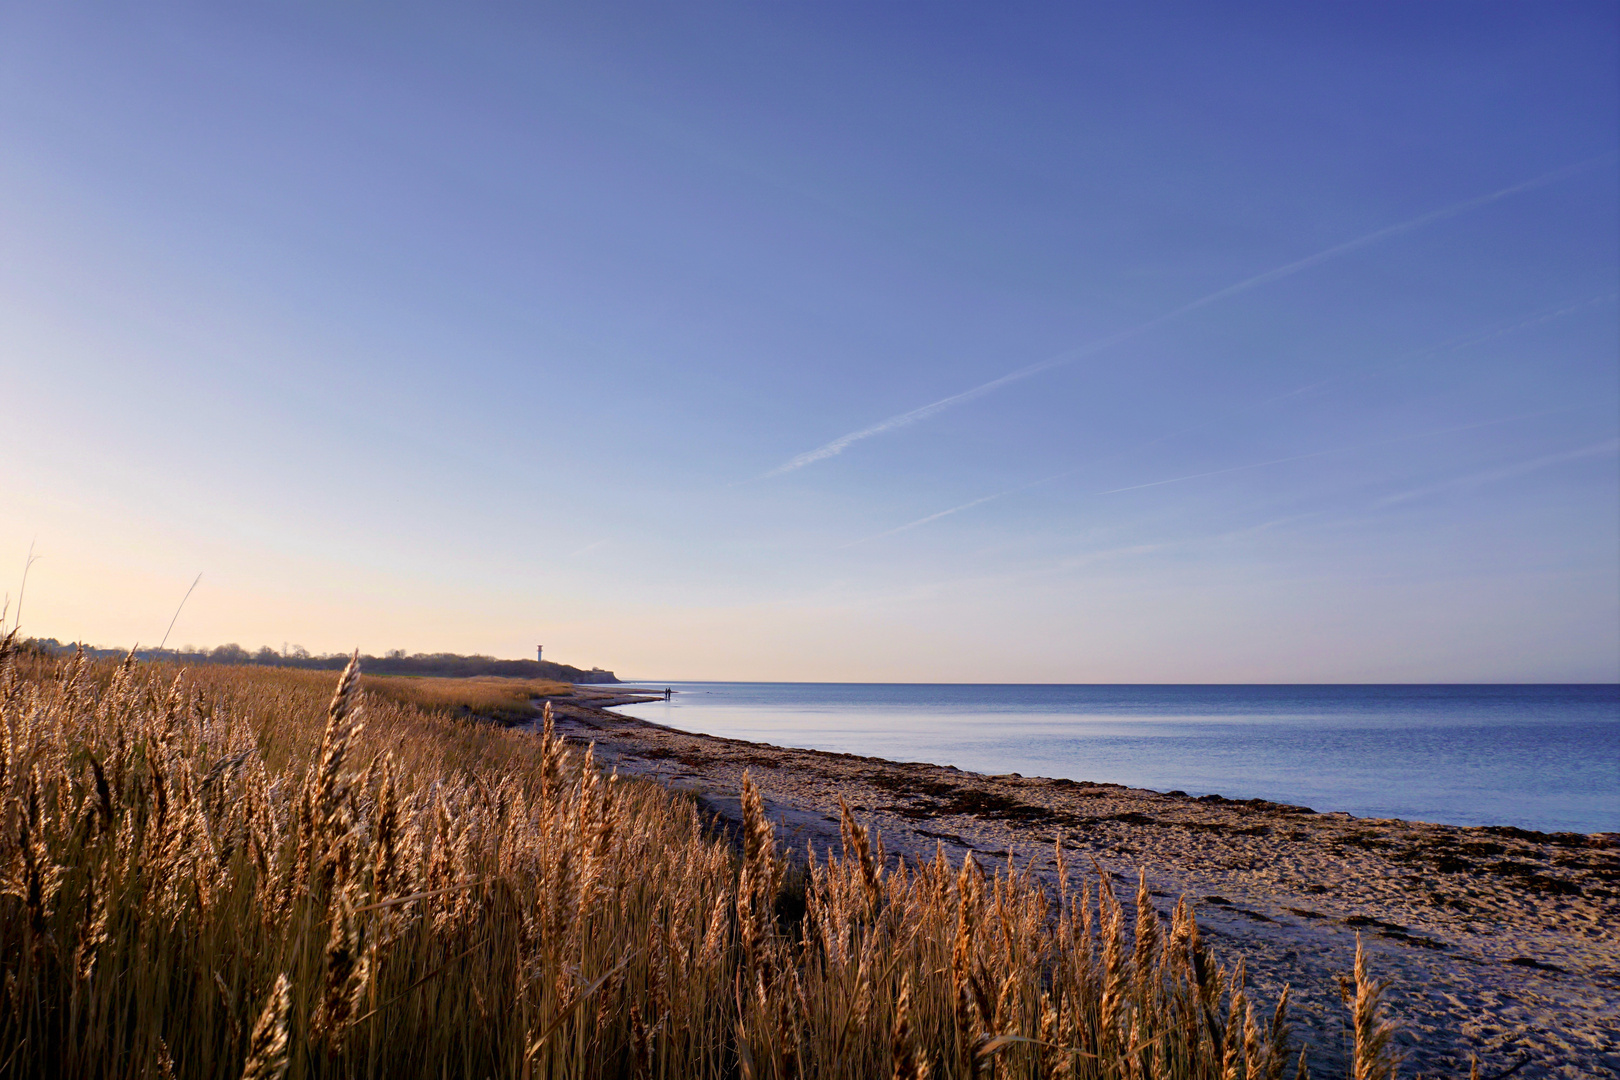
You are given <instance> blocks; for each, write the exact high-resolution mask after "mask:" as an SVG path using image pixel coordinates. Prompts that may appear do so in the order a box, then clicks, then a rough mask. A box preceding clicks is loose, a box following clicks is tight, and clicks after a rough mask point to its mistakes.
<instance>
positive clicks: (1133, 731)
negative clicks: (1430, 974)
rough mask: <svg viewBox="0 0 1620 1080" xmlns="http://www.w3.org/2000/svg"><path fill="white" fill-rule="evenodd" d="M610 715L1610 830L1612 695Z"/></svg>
mask: <svg viewBox="0 0 1620 1080" xmlns="http://www.w3.org/2000/svg"><path fill="white" fill-rule="evenodd" d="M632 685H639V686H647V687H649V688H651V689H654V690H657V691H662V689H663V688H664V686H666V685H667V686H670V687H672V688H673V689H674V690H675V695H674V697H673V699H672V700H671V701H669V702H664V701H657V702H650V703H646V704H640V705H630V706H623V707H620V708H619V709H618V710H617V711H619V712H622V713H625V714H627V715H630V716H635V717H638V718H640V719H643V720H650V721H652V722H654V723H657V724H664V725H667V726H669V727H673V728H677V729H680V730H682V731H690V732H695V733H699V734H705V735H719V736H724V737H727V738H734V739H747V740H750V741H754V742H765V743H774V744H777V745H781V746H795V747H803V748H806V749H813V750H831V751H837V752H842V753H850V754H861V755H867V756H872V757H882V758H889V759H892V760H896V761H927V762H932V763H935V764H939V765H955V766H957V767H958V768H961V769H969V770H972V771H975V772H983V773H1011V772H1017V773H1022V774H1024V775H1026V776H1049V777H1066V778H1068V779H1071V780H1093V781H1098V782H1112V783H1119V784H1126V785H1128V786H1131V787H1144V788H1152V789H1155V790H1158V791H1170V790H1181V791H1185V792H1187V793H1189V794H1192V795H1204V794H1220V795H1224V796H1226V797H1227V798H1234V799H1242V798H1262V799H1271V800H1274V801H1277V802H1286V803H1296V804H1299V805H1303V806H1309V807H1312V808H1313V809H1316V810H1319V811H1332V810H1342V811H1346V812H1349V813H1351V814H1355V815H1357V816H1362V817H1390V818H1405V819H1408V820H1417V821H1433V822H1440V823H1444V824H1451V825H1513V826H1517V827H1519V828H1524V829H1537V830H1542V831H1548V832H1556V831H1569V832H1616V831H1620V686H1615V685H1577V686H1505V685H1500V686H1499V685H1488V686H1096V685H1001V684H995V685H964V684H881V683H696V682H684V683H658V684H652V683H636V684H632Z"/></svg>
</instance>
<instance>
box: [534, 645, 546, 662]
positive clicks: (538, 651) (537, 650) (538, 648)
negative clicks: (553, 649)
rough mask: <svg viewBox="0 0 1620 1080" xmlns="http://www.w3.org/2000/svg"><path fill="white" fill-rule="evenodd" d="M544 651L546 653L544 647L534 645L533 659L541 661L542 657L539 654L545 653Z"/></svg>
mask: <svg viewBox="0 0 1620 1080" xmlns="http://www.w3.org/2000/svg"><path fill="white" fill-rule="evenodd" d="M545 651H546V647H545V646H544V645H536V646H535V647H534V658H535V660H537V661H538V660H541V659H543V657H542V656H541V655H540V654H541V653H543V652H545Z"/></svg>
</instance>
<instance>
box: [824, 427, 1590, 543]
mask: <svg viewBox="0 0 1620 1080" xmlns="http://www.w3.org/2000/svg"><path fill="white" fill-rule="evenodd" d="M1568 411H1570V410H1568V409H1542V410H1540V411H1538V412H1532V413H1521V414H1519V415H1517V416H1503V417H1498V418H1497V419H1495V420H1482V421H1480V422H1479V423H1476V424H1462V425H1459V426H1457V427H1448V428H1439V429H1438V430H1435V431H1423V432H1419V433H1418V434H1415V435H1397V436H1395V437H1394V438H1391V439H1379V440H1377V441H1376V442H1370V443H1358V444H1356V445H1355V446H1337V447H1334V448H1333V449H1331V450H1313V451H1311V452H1310V453H1308V454H1291V455H1289V456H1288V457H1280V458H1272V459H1271V460H1269V461H1253V462H1250V463H1248V464H1246V465H1231V466H1228V467H1227V468H1224V469H1210V470H1209V471H1207V472H1197V473H1188V474H1187V475H1186V476H1172V477H1170V478H1169V479H1167V480H1150V481H1148V482H1147V483H1145V484H1130V485H1128V486H1126V487H1117V488H1108V489H1107V490H1106V491H1092V492H1087V493H1086V494H1088V495H1091V496H1093V497H1095V496H1101V495H1118V494H1120V493H1122V492H1126V491H1141V490H1143V489H1144V488H1154V487H1163V486H1164V485H1166V484H1180V483H1184V482H1186V481H1188V480H1202V479H1203V478H1205V477H1208V476H1224V475H1226V474H1227V473H1235V472H1247V471H1248V470H1250V469H1263V468H1265V467H1266V466H1268V465H1283V464H1286V463H1288V462H1290V461H1307V460H1309V459H1311V458H1319V457H1327V456H1329V455H1331V454H1351V453H1355V452H1357V451H1360V450H1375V449H1377V448H1378V447H1381V446H1394V445H1397V444H1399V443H1404V442H1415V441H1417V440H1419V439H1432V438H1435V437H1437V436H1440V435H1454V434H1456V433H1458V432H1461V431H1474V430H1475V429H1477V428H1486V427H1494V426H1495V425H1497V424H1510V423H1513V422H1515V421H1518V420H1531V419H1534V418H1535V417H1538V416H1547V415H1549V414H1551V413H1559V412H1568ZM1604 445H1605V446H1606V445H1608V444H1604ZM1592 452H1594V453H1595V452H1597V451H1596V450H1594V451H1592ZM1078 471H1079V469H1070V470H1068V472H1061V473H1055V474H1053V475H1052V476H1046V477H1042V478H1041V479H1039V480H1032V481H1030V482H1029V483H1027V484H1020V485H1019V486H1018V487H1014V488H1008V489H1007V490H1005V491H998V492H996V493H995V494H993V495H984V496H981V497H980V498H977V499H974V500H973V501H972V502H965V503H963V504H962V505H961V506H953V507H951V508H950V509H949V510H941V511H940V512H939V513H937V514H929V515H928V516H927V517H922V518H918V519H917V520H916V521H908V522H906V524H904V525H900V526H896V527H895V528H893V529H889V530H887V531H885V532H880V533H874V534H873V535H871V536H865V537H862V538H861V539H859V540H852V541H850V542H849V543H847V544H840V545H839V546H840V547H841V548H851V547H855V546H857V545H859V544H865V543H868V542H869V541H872V540H881V539H883V538H884V537H886V536H893V535H895V534H896V533H903V532H905V531H907V530H908V529H915V528H916V527H917V526H919V525H926V524H928V523H929V522H931V521H938V520H939V519H940V518H942V517H949V516H950V515H952V514H957V513H960V512H962V511H963V510H969V509H972V508H973V507H975V506H982V505H983V504H985V503H987V502H991V501H992V500H995V499H1000V498H1002V497H1004V496H1007V495H1015V494H1017V493H1018V492H1020V491H1028V490H1029V489H1030V488H1032V487H1038V486H1040V485H1041V484H1049V483H1051V482H1052V481H1054V480H1061V479H1062V478H1063V477H1065V476H1069V475H1071V474H1073V473H1075V472H1078Z"/></svg>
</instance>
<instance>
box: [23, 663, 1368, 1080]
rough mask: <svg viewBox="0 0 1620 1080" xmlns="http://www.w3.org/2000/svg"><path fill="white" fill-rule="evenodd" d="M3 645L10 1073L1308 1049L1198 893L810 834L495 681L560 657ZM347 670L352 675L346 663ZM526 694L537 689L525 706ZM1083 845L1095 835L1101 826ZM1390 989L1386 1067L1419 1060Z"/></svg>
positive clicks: (1029, 1071)
mask: <svg viewBox="0 0 1620 1080" xmlns="http://www.w3.org/2000/svg"><path fill="white" fill-rule="evenodd" d="M12 644H13V643H12V640H11V639H7V640H6V641H5V642H4V644H3V645H0V654H3V655H0V815H3V817H0V872H3V879H0V880H3V885H0V971H3V980H4V986H3V988H0V1073H3V1074H4V1075H7V1076H15V1077H47V1076H50V1077H55V1076H84V1077H148V1076H150V1077H170V1076H173V1077H199V1078H201V1077H235V1076H243V1077H252V1078H255V1080H263V1078H274V1077H281V1076H289V1077H295V1078H304V1077H326V1076H345V1077H348V1076H366V1077H388V1076H403V1075H409V1076H416V1075H439V1076H466V1077H486V1076H512V1077H558V1078H585V1077H621V1076H622V1077H649V1078H650V1077H659V1078H675V1077H713V1078H722V1077H727V1078H729V1077H747V1078H760V1080H765V1078H772V1080H775V1078H786V1077H796V1076H809V1077H833V1076H838V1077H846V1076H847V1077H885V1078H895V1080H898V1078H918V1080H921V1078H926V1077H938V1078H946V1077H950V1078H968V1077H978V1076H992V1075H993V1076H995V1077H998V1078H1002V1077H1037V1076H1062V1077H1099V1078H1100V1077H1167V1078H1168V1077H1178V1078H1179V1077H1187V1078H1206V1077H1207V1078H1211V1080H1215V1078H1228V1077H1234V1078H1235V1077H1240V1076H1241V1077H1246V1078H1249V1080H1259V1078H1266V1080H1273V1078H1281V1077H1284V1076H1294V1075H1296V1071H1303V1068H1304V1064H1303V1055H1302V1052H1301V1050H1300V1048H1299V1047H1298V1046H1296V1045H1294V1044H1293V1042H1292V1041H1291V1039H1290V1036H1289V1029H1288V1022H1287V1006H1288V1000H1287V999H1288V995H1287V993H1286V992H1285V993H1284V994H1283V995H1282V996H1281V999H1280V1000H1277V1001H1274V1002H1259V1001H1256V1000H1253V998H1252V997H1251V995H1250V993H1249V991H1248V990H1247V988H1246V986H1245V979H1244V966H1243V962H1242V960H1241V959H1237V960H1235V961H1234V960H1231V959H1229V958H1228V959H1227V960H1226V962H1224V963H1223V962H1222V960H1221V959H1220V958H1217V957H1216V956H1215V955H1214V953H1213V951H1212V950H1211V949H1210V948H1209V946H1208V945H1207V943H1206V942H1205V941H1203V940H1202V939H1201V937H1200V934H1199V930H1198V925H1197V922H1196V920H1195V918H1194V915H1193V912H1192V910H1191V908H1190V906H1189V905H1188V904H1187V903H1186V901H1185V900H1183V901H1182V902H1180V903H1178V904H1176V905H1175V906H1174V908H1173V910H1170V911H1168V912H1164V911H1160V910H1158V909H1157V908H1156V907H1155V904H1154V900H1153V898H1152V897H1151V896H1150V894H1149V892H1148V891H1147V889H1146V887H1145V885H1142V886H1140V887H1137V888H1135V889H1134V890H1131V889H1129V888H1127V890H1126V895H1124V896H1123V897H1121V896H1118V895H1116V892H1115V885H1114V883H1113V881H1112V880H1111V879H1110V878H1109V877H1108V876H1106V875H1103V874H1101V873H1087V872H1086V871H1087V870H1089V869H1091V868H1083V867H1075V868H1063V872H1062V873H1060V875H1059V880H1060V881H1061V882H1062V885H1061V886H1060V887H1059V888H1057V889H1056V890H1048V889H1047V888H1045V887H1043V885H1042V884H1041V883H1040V882H1039V881H1037V880H1036V879H1035V878H1034V876H1033V874H1032V872H1031V871H1030V869H1029V868H1028V867H1024V868H1020V867H1018V866H1016V865H1011V864H1008V865H999V866H997V865H986V866H981V865H979V864H978V863H976V862H975V860H974V859H973V857H972V856H971V855H969V856H968V857H966V858H965V859H964V860H963V861H962V862H960V863H959V864H956V865H952V864H950V863H948V862H947V860H946V859H945V858H944V856H943V855H940V856H939V857H937V858H935V859H933V860H931V861H923V862H920V863H917V862H906V863H899V862H896V861H893V860H891V859H889V858H887V857H886V856H885V854H884V852H883V848H882V843H881V839H880V838H879V837H877V836H875V835H872V834H870V833H869V832H868V831H867V830H866V829H865V828H863V827H862V825H861V824H860V823H859V822H858V821H856V820H855V818H854V817H853V816H852V815H851V814H850V812H849V811H848V810H847V808H846V809H844V811H843V845H842V851H841V852H837V853H833V852H809V853H807V854H806V858H804V859H803V860H799V861H790V860H788V859H787V858H785V857H784V853H783V852H782V850H781V848H780V845H779V842H778V838H777V837H776V835H775V830H774V828H773V826H772V824H771V822H770V820H769V819H768V816H767V814H766V812H765V808H764V806H763V804H762V802H761V800H760V797H759V794H758V792H757V790H755V789H754V787H753V786H752V784H751V783H750V782H749V781H747V780H746V779H745V781H744V784H743V791H742V804H743V821H744V827H743V829H742V835H741V836H740V837H737V838H733V837H731V836H728V835H726V834H724V833H721V832H718V831H716V830H714V829H712V828H710V827H709V826H708V824H707V823H706V822H705V821H704V820H703V818H702V816H701V815H700V813H699V811H698V809H697V807H696V805H695V804H694V803H692V802H691V801H689V800H686V799H683V798H681V797H679V796H677V795H675V794H672V793H670V792H669V791H667V790H665V789H663V788H661V787H658V786H656V785H653V784H650V783H646V782H641V781H629V780H624V779H621V778H618V777H616V776H614V775H611V774H604V773H603V771H602V770H601V769H599V768H597V767H596V765H595V764H594V762H593V760H592V755H591V752H590V750H588V749H583V750H582V749H580V748H577V747H569V746H565V745H564V742H563V740H562V739H561V738H559V737H558V736H557V735H556V733H555V732H554V730H553V729H552V726H551V724H550V716H549V710H548V711H547V714H546V716H545V719H544V721H543V722H542V724H541V725H540V726H539V729H538V730H532V729H524V728H514V727H512V726H509V725H504V724H498V723H486V722H480V721H479V720H477V719H476V718H475V717H474V716H473V715H472V714H486V715H487V714H488V713H490V712H492V711H493V712H500V711H502V710H503V709H507V708H508V707H509V706H517V705H525V703H526V702H527V701H529V700H530V699H531V697H532V696H533V695H535V694H537V693H545V692H547V691H546V690H543V689H542V688H541V687H540V684H525V685H515V684H514V685H512V686H499V685H496V684H495V683H493V682H487V681H484V680H456V681H455V682H454V684H451V683H448V682H447V683H445V684H442V685H433V683H432V680H421V679H383V680H371V679H369V678H367V679H362V677H361V675H360V672H359V665H358V664H357V663H353V662H351V663H350V664H349V666H348V667H346V668H345V670H344V671H343V672H342V673H341V674H340V675H338V676H337V677H336V678H335V679H334V677H333V676H332V675H331V674H327V673H322V672H318V671H308V670H298V669H291V668H271V667H229V666H207V667H201V668H197V669H193V670H186V671H182V670H180V669H178V668H176V667H175V666H173V665H169V664H162V663H159V664H141V663H137V662H136V661H135V660H134V659H132V658H126V659H124V660H121V661H117V660H92V659H90V658H89V657H87V656H85V655H84V654H82V653H77V654H74V655H71V656H59V655H53V654H50V653H46V652H26V653H25V652H22V651H19V650H16V649H14V648H13V647H12ZM334 683H335V686H334ZM525 707H526V705H525ZM1056 857H1057V858H1058V859H1059V860H1060V861H1061V859H1062V858H1063V848H1062V846H1061V845H1059V846H1058V847H1057V849H1056ZM1381 992H1382V989H1381V986H1380V985H1379V984H1378V983H1376V982H1375V981H1374V980H1373V978H1372V977H1371V975H1370V974H1369V972H1368V971H1367V968H1366V965H1365V963H1364V962H1361V961H1360V959H1359V958H1358V963H1357V965H1356V969H1355V971H1354V972H1353V973H1352V974H1351V975H1350V977H1349V980H1348V982H1347V984H1346V1001H1347V1004H1348V1005H1349V1007H1350V1015H1349V1017H1348V1020H1347V1023H1348V1026H1349V1029H1350V1035H1349V1041H1350V1043H1351V1046H1352V1049H1351V1058H1352V1060H1351V1066H1352V1068H1353V1070H1354V1075H1355V1076H1356V1077H1358V1078H1366V1080H1378V1078H1382V1077H1387V1076H1390V1075H1391V1069H1392V1066H1391V1056H1390V1029H1389V1026H1388V1025H1387V1023H1385V1022H1384V1021H1383V1020H1382V1019H1381V1017H1380V1010H1379V997H1380V994H1381Z"/></svg>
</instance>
